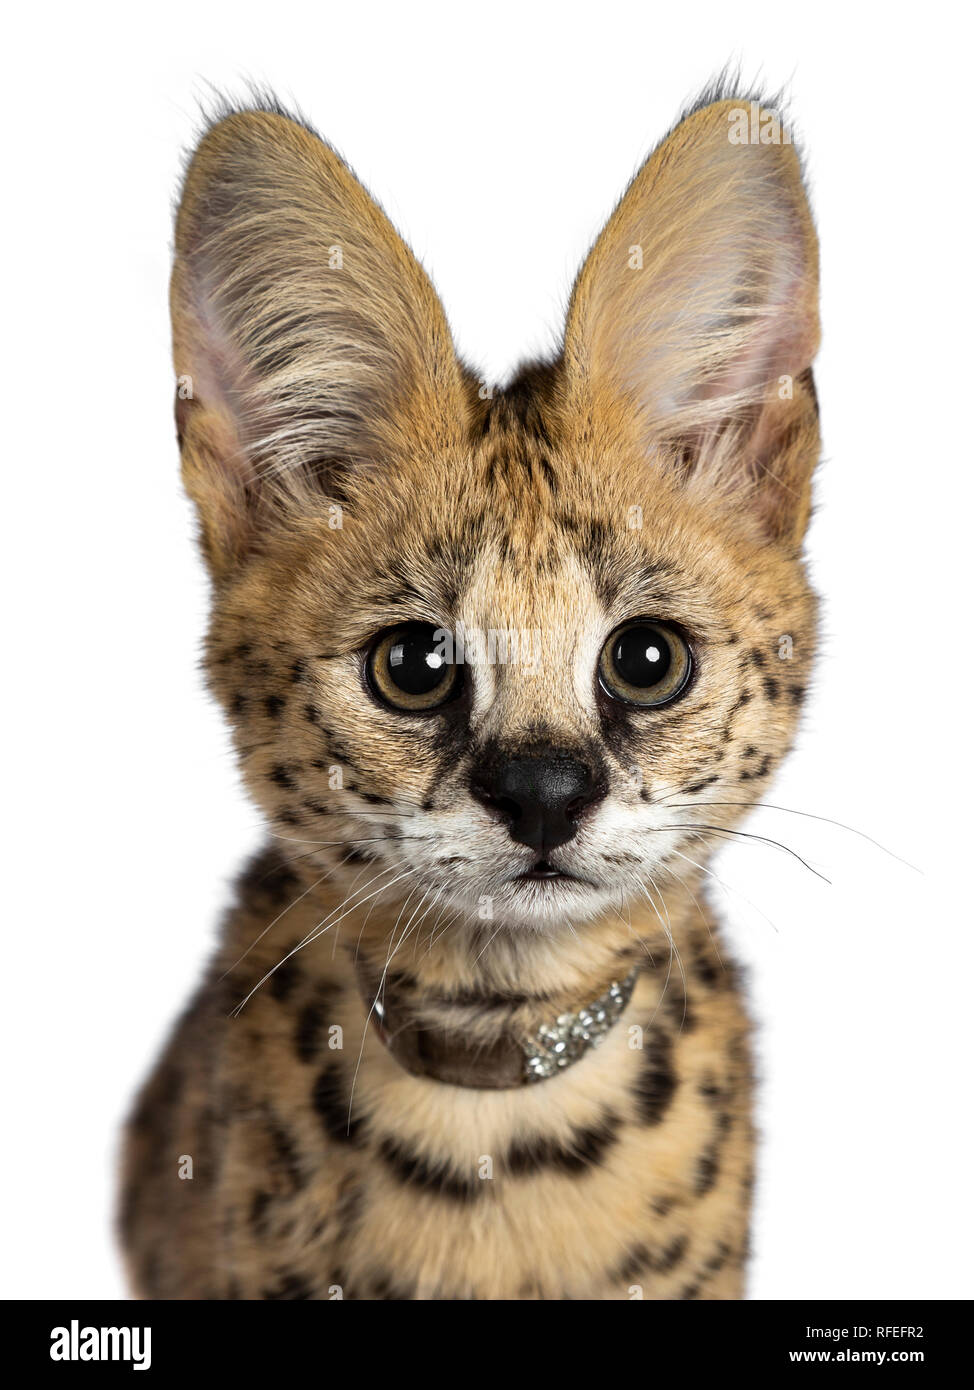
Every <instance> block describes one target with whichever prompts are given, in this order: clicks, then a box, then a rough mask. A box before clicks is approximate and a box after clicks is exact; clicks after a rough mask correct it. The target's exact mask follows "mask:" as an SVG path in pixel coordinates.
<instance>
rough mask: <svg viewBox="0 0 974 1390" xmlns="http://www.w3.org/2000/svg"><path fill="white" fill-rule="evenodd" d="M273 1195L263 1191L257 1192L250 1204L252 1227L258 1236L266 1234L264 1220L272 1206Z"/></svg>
mask: <svg viewBox="0 0 974 1390" xmlns="http://www.w3.org/2000/svg"><path fill="white" fill-rule="evenodd" d="M270 1202H271V1194H270V1193H269V1192H264V1191H263V1190H261V1191H258V1192H255V1193H254V1195H253V1199H252V1200H251V1203H250V1225H251V1229H252V1230H253V1231H254V1233H255V1234H256V1235H263V1233H264V1218H265V1217H266V1215H267V1208H268V1207H269V1206H270Z"/></svg>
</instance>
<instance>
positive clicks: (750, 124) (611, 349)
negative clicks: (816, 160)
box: [565, 100, 819, 544]
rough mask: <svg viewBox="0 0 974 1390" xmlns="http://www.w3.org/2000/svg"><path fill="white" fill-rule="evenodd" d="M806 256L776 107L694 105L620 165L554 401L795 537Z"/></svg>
mask: <svg viewBox="0 0 974 1390" xmlns="http://www.w3.org/2000/svg"><path fill="white" fill-rule="evenodd" d="M818 341H819V324H818V250H817V241H816V237H815V230H814V227H813V225H812V219H811V214H810V211H809V207H808V200H807V198H806V195H805V191H804V188H803V186H802V177H801V169H800V164H799V160H798V158H797V155H796V153H795V149H794V146H793V145H792V143H791V141H790V137H789V134H788V131H787V130H786V129H785V128H784V127H783V125H782V123H781V121H780V120H779V118H778V117H777V115H776V114H775V113H774V112H772V111H769V110H766V109H764V108H763V107H761V106H760V104H759V103H757V102H748V101H744V100H741V101H735V100H729V101H727V100H725V101H718V102H715V103H712V104H710V105H708V106H705V107H703V108H702V109H700V110H697V111H695V112H694V113H693V114H691V115H690V116H688V117H687V118H686V119H685V120H683V121H682V122H681V124H680V125H679V126H677V128H676V129H675V130H674V132H673V133H672V134H671V135H670V136H669V137H668V138H667V139H666V140H665V141H664V142H663V144H662V145H660V147H659V148H658V149H657V150H656V151H655V152H654V153H653V154H652V155H651V156H650V158H649V159H648V160H647V161H646V163H645V164H644V165H643V167H642V169H641V170H640V171H639V173H638V174H637V175H636V177H635V179H634V180H633V182H632V184H631V185H630V187H629V189H628V191H627V192H626V194H625V196H624V197H623V199H622V201H621V202H620V203H619V206H618V207H617V208H616V210H615V212H614V213H613V215H612V217H611V218H610V220H609V222H608V224H607V226H606V227H605V230H604V231H603V233H602V235H601V236H600V238H599V240H598V241H597V242H596V244H595V247H594V248H593V250H592V252H591V254H590V255H589V257H588V260H587V261H586V263H585V265H584V266H583V268H582V271H581V273H580V275H579V278H578V280H577V282H576V285H575V288H574V291H573V294H572V299H571V303H570V306H569V312H568V323H567V328H566V334H565V372H566V381H567V383H568V387H569V393H570V399H571V401H572V404H573V407H574V409H575V410H576V411H578V412H580V415H579V418H581V419H585V420H587V421H588V422H589V426H590V427H591V426H597V425H598V424H599V423H600V418H599V417H600V416H601V417H602V420H601V423H602V424H603V425H604V423H605V420H607V419H608V418H610V417H611V418H612V419H613V420H614V421H615V422H616V427H617V428H618V422H619V421H620V420H621V421H623V422H625V423H624V427H625V429H626V430H627V431H630V432H632V433H634V434H635V437H636V440H637V443H638V446H639V447H640V448H642V449H644V450H645V451H646V453H647V455H648V456H653V457H655V458H657V459H658V460H665V461H668V463H669V465H670V466H671V467H673V468H675V469H677V470H678V471H679V472H680V474H681V476H684V477H686V479H687V483H688V485H689V486H692V487H696V488H704V489H707V490H710V491H711V492H712V491H713V490H718V491H719V492H720V493H721V494H723V495H724V496H727V497H729V498H730V499H731V500H732V503H736V504H739V505H740V506H741V508H742V509H746V510H747V512H748V514H749V515H750V517H751V518H753V519H755V520H756V521H757V523H758V525H759V526H760V527H761V528H762V531H763V533H764V534H765V535H770V536H771V537H773V538H774V539H776V540H780V541H783V542H785V543H786V544H797V543H798V542H799V541H800V539H801V536H802V534H803V532H804V529H805V525H806V523H807V520H808V513H809V506H810V500H809V499H810V490H811V473H812V469H813V468H814V466H815V463H816V461H817V455H818V448H819V437H818V424H817V409H816V405H815V393H814V386H813V383H812V376H811V371H810V368H811V363H812V359H813V357H814V355H815V351H816V349H817V346H818Z"/></svg>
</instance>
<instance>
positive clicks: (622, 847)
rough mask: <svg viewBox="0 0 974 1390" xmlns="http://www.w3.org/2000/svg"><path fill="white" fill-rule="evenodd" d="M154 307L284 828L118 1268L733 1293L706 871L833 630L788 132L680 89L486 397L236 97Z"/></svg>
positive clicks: (258, 1284) (368, 227)
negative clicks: (523, 354)
mask: <svg viewBox="0 0 974 1390" xmlns="http://www.w3.org/2000/svg"><path fill="white" fill-rule="evenodd" d="M742 121H743V122H744V131H745V133H744V134H743V136H742V134H741V131H742ZM172 316H173V327H174V341H175V367H176V373H177V377H178V381H179V390H178V397H179V399H178V407H177V413H178V425H179V439H180V447H181V451H182V466H183V474H184V478H185V482H186V486H187V488H188V490H189V493H190V495H191V496H192V498H193V500H194V502H195V504H196V507H197V509H198V513H199V520H200V528H201V537H202V547H203V551H204V554H205V557H206V561H207V563H208V566H209V568H210V571H211V573H212V579H213V616H212V626H211V629H210V634H209V641H208V649H207V670H208V673H209V678H210V682H211V685H212V689H213V691H214V692H215V694H216V696H217V698H218V699H219V701H220V702H221V704H222V705H223V707H224V709H225V710H226V713H227V717H228V718H229V720H230V722H231V724H232V727H233V732H234V737H235V741H236V747H237V750H238V753H239V758H240V765H241V768H242V770H243V775H244V778H245V780H246V784H247V786H248V788H249V791H250V793H251V795H252V796H253V799H254V801H255V802H256V804H257V805H258V807H259V808H260V809H261V810H262V812H263V813H264V815H265V816H266V819H267V823H268V827H269V832H270V839H269V843H268V847H267V848H266V849H265V850H264V851H263V852H262V853H260V854H259V855H258V857H257V858H256V860H255V861H254V862H253V863H252V864H250V866H249V867H248V868H247V869H246V870H245V872H244V873H243V875H242V877H241V879H240V882H239V888H238V893H237V901H236V904H235V906H234V907H233V908H232V910H231V911H230V913H229V915H228V917H227V919H226V922H225V924H224V927H223V933H222V941H221V944H220V946H219V949H218V951H217V953H216V957H215V959H214V960H213V962H212V965H211V966H210V967H209V968H208V969H207V971H206V973H205V976H204V979H203V982H202V984H201V985H200V987H199V990H198V992H197V994H196V996H195V998H194V999H193V1000H192V1002H191V1004H190V1005H189V1007H188V1009H187V1011H186V1012H185V1014H184V1015H183V1017H182V1019H181V1021H180V1022H179V1024H178V1025H177V1027H176V1029H175V1032H174V1034H173V1036H172V1039H171V1041H170V1043H169V1045H168V1047H167V1048H166V1050H165V1054H164V1056H163V1057H162V1059H161V1061H160V1062H159V1064H158V1066H157V1068H156V1070H155V1072H154V1074H153V1075H152V1077H151V1079H150V1080H149V1081H148V1083H147V1085H146V1087H145V1089H144V1090H143V1092H142V1095H141V1097H140V1099H139V1101H138V1104H137V1107H136V1109H135V1112H134V1115H133V1117H132V1119H131V1122H130V1125H129V1128H128V1132H127V1140H126V1153H125V1163H124V1167H125V1174H124V1199H123V1211H122V1217H121V1222H122V1230H123V1239H124V1243H125V1247H126V1251H127V1257H128V1263H129V1268H130V1272H131V1278H132V1282H133V1285H134V1288H135V1290H136V1291H137V1292H138V1293H139V1294H141V1295H142V1296H145V1297H150V1298H201V1299H202V1298H318V1299H328V1298H342V1297H343V1298H356V1299H389V1298H394V1299H515V1300H517V1299H564V1298H568V1299H630V1298H637V1297H644V1298H652V1299H694V1298H699V1299H726V1298H740V1297H741V1296H742V1294H743V1291H744V1279H745V1273H744V1271H745V1263H746V1256H747V1248H748V1223H749V1205H750V1198H749V1194H750V1192H751V1186H752V1171H753V1169H752V1164H753V1145H754V1131H753V1125H752V1118H751V1104H752V1080H751V1070H750V1060H749V1059H750V1053H749V1040H748V1038H749V1023H748V1018H747V1013H746V1010H745V1008H744V1006H743V1003H742V1000H741V995H740V990H739V987H738V981H737V976H736V973H735V970H734V968H733V967H732V965H731V964H730V963H729V961H728V958H727V953H726V951H725V950H724V948H723V947H722V946H721V945H720V931H719V927H718V925H717V923H716V922H715V921H714V920H713V918H712V917H711V915H710V911H709V909H708V907H707V905H706V902H705V899H704V893H703V891H702V890H703V888H704V887H705V870H706V860H707V856H708V854H709V853H711V852H712V851H713V850H714V849H715V848H716V847H717V845H718V844H719V843H720V842H721V841H723V840H724V838H725V836H726V835H727V834H728V833H730V832H731V831H732V830H733V828H734V826H735V825H736V824H737V823H738V822H739V820H740V818H741V816H742V815H743V814H744V813H745V811H746V808H747V806H748V805H749V804H751V803H753V802H754V801H755V800H756V799H758V797H759V796H760V794H761V792H762V790H763V789H764V787H765V786H766V784H767V781H768V779H769V778H770V777H771V776H772V775H773V773H774V771H775V769H776V768H777V767H778V764H779V762H780V760H781V758H782V756H783V755H784V753H785V752H786V750H787V749H788V747H789V744H790V743H791V740H792V736H793V734H794V731H795V726H796V721H797V719H798V716H799V711H800V707H801V704H802V697H803V694H804V689H805V684H806V680H807V676H808V672H809V663H810V661H811V659H812V654H813V646H814V640H815V602H814V598H813V596H812V594H811V592H810V589H809V586H808V583H807V581H806V577H805V573H804V570H803V566H802V559H801V549H802V540H803V533H804V531H805V527H806V522H807V520H808V515H809V506H810V487H811V474H812V470H813V467H814V465H815V462H816V457H817V454H818V450H819V430H818V423H817V408H816V401H815V391H814V387H813V382H812V373H811V363H812V359H813V357H814V355H815V351H816V347H817V344H818V338H819V328H818V316H817V243H816V237H815V232H814V229H813V225H812V220H811V216H810V212H809V207H808V202H807V199H806V195H805V192H804V189H803V185H802V176H801V170H800V165H799V160H798V158H797V156H796V153H795V149H794V146H793V145H792V143H791V141H790V138H789V136H788V134H787V132H786V131H784V130H783V128H782V126H781V125H780V122H779V120H778V118H777V116H776V115H775V114H774V113H773V112H771V111H770V110H768V109H766V108H764V107H762V106H761V105H760V104H758V103H756V102H755V103H752V102H750V100H749V99H746V98H740V99H738V98H735V97H734V96H730V97H727V96H724V95H721V96H720V97H719V98H718V99H710V100H704V101H703V102H702V103H701V104H699V105H698V106H697V107H695V108H694V109H692V110H691V111H690V112H689V113H688V114H687V115H686V116H685V117H684V119H683V120H682V121H681V122H680V123H679V124H678V125H677V127H676V128H675V129H674V130H673V131H672V133H671V134H670V135H669V136H668V137H667V138H666V139H665V140H664V141H663V143H662V144H661V145H660V146H659V148H658V149H657V150H656V151H655V152H654V153H653V154H652V155H651V156H650V157H649V159H648V160H647V161H646V163H645V164H644V165H643V166H642V168H641V169H640V171H639V173H638V174H637V175H636V177H635V178H634V179H633V181H632V184H631V185H630V187H629V189H628V191H627V192H626V194H625V196H624V197H623V198H622V200H621V202H620V203H619V205H618V207H617V208H616V210H615V211H614V213H613V214H612V216H611V218H610V219H609V221H608V224H607V225H606V227H605V229H604V231H603V232H602V234H601V236H600V237H599V239H598V241H597V242H596V244H595V246H594V248H593V250H592V251H591V253H590V255H589V256H588V258H587V260H586V261H585V264H584V265H583V267H582V270H581V272H580V274H579V276H578V279H577V281H576V284H575V287H574V290H573V292H572V295H571V299H570V303H569V307H568V315H567V323H566V327H565V333H564V341H563V346H562V350H561V352H560V354H559V356H558V357H557V359H556V360H554V361H551V362H547V363H544V364H541V365H532V366H530V367H527V368H525V369H522V370H521V371H520V372H519V373H518V374H517V375H516V376H515V377H514V379H513V380H512V382H511V384H510V385H508V386H507V387H506V388H504V389H497V390H494V391H490V390H488V389H487V388H485V387H484V386H482V384H481V383H480V382H479V381H478V380H477V378H476V376H475V375H474V374H473V373H472V372H471V371H470V370H469V369H468V368H467V367H466V366H465V365H464V364H463V363H462V362H460V361H459V360H458V358H457V356H456V353H455V351H454V348H453V345H452V342H451V337H450V330H449V328H448V326H447V321H446V318H445V316H444V312H443V309H442V307H441V305H440V302H439V300H438V299H437V297H436V294H435V293H434V291H433V288H432V286H431V284H430V281H429V280H428V279H427V277H426V275H425V273H424V271H423V270H422V268H421V267H420V265H419V264H418V262H417V261H416V260H415V258H414V257H413V255H412V254H411V253H410V251H409V250H408V249H407V247H406V246H405V245H404V244H403V242H402V241H401V240H400V238H399V237H398V235H397V234H396V232H395V231H394V230H393V228H392V226H391V225H390V223H389V222H388V220H387V219H386V217H385V216H384V215H383V213H382V212H381V211H380V209H379V208H378V206H377V205H376V204H375V202H373V200H372V199H371V198H370V197H369V195H368V194H367V193H366V191H365V190H364V189H363V187H362V186H361V185H360V184H359V183H358V182H357V181H356V179H355V178H354V177H353V175H352V174H351V172H350V171H349V169H348V168H347V166H346V165H345V164H344V163H343V162H342V161H341V159H339V157H338V156H337V155H336V154H335V152H334V151H333V150H332V149H331V148H330V147H329V146H328V145H326V144H324V143H323V142H322V141H321V140H320V139H319V138H318V137H317V136H316V135H315V134H314V133H313V132H312V131H310V130H309V129H308V128H306V127H305V126H304V125H302V124H300V123H298V122H296V121H295V120H293V119H291V118H289V117H288V116H287V115H286V114H285V113H283V112H281V111H279V110H277V109H273V108H272V107H265V108H260V109H246V110H236V111H232V112H228V113H227V114H225V115H224V116H223V117H222V118H221V119H219V120H218V121H217V122H216V123H214V124H213V125H212V126H211V127H210V129H209V130H208V131H207V133H206V135H205V137H204V138H203V139H202V141H201V143H200V145H199V147H198V149H197V150H196V153H195V155H194V157H193V159H192V162H191V164H190V167H189V171H188V174H187V177H186V182H185V187H184V189H183V194H182V202H181V205H180V208H179V213H178V219H177V225H176V249H175V265H174V270H173V280H172ZM187 1165H188V1168H187ZM189 1171H191V1172H192V1180H187V1177H188V1172H189Z"/></svg>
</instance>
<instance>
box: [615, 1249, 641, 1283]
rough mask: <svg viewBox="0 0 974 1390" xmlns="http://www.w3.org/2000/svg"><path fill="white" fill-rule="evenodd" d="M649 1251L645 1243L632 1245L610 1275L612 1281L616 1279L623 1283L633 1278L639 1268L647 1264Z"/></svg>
mask: <svg viewBox="0 0 974 1390" xmlns="http://www.w3.org/2000/svg"><path fill="white" fill-rule="evenodd" d="M649 1258H650V1257H649V1251H648V1250H647V1249H646V1247H645V1245H634V1246H633V1247H632V1249H631V1250H630V1251H629V1253H628V1255H627V1256H626V1258H625V1259H624V1260H623V1261H622V1263H621V1264H620V1265H619V1267H618V1269H617V1270H616V1271H615V1273H614V1274H613V1275H611V1276H610V1279H611V1281H612V1282H613V1283H614V1282H616V1281H617V1280H618V1281H620V1282H621V1283H623V1284H626V1283H628V1282H629V1280H630V1279H634V1278H635V1277H636V1275H637V1274H638V1273H639V1271H640V1270H641V1269H645V1268H646V1266H647V1265H648V1264H649Z"/></svg>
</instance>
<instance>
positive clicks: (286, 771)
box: [267, 763, 298, 791]
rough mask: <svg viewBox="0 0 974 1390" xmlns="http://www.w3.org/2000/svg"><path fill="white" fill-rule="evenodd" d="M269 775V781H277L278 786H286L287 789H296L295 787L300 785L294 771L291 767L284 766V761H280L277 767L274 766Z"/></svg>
mask: <svg viewBox="0 0 974 1390" xmlns="http://www.w3.org/2000/svg"><path fill="white" fill-rule="evenodd" d="M267 776H268V781H270V782H275V783H276V784H277V786H279V787H284V789H285V790H286V791H294V789H295V787H296V786H297V785H298V784H297V782H296V781H295V779H294V773H293V771H292V770H291V769H290V768H286V767H284V765H283V764H282V763H278V765H277V766H276V767H272V768H271V770H270V772H269V773H268V774H267Z"/></svg>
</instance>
